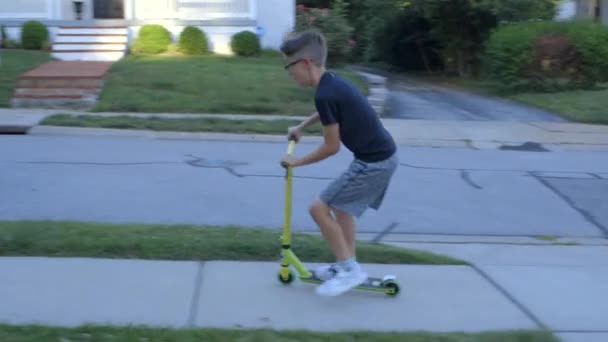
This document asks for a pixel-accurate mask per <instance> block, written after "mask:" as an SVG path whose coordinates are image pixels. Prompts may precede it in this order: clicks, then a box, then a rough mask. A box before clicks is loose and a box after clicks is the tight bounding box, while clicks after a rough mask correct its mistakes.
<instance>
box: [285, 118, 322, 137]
mask: <svg viewBox="0 0 608 342" xmlns="http://www.w3.org/2000/svg"><path fill="white" fill-rule="evenodd" d="M319 120H320V117H319V113H318V112H315V113H313V114H312V115H311V116H310V117H309V118H308V119H306V120H304V121H302V122H301V123H300V124H299V125H297V126H295V127H290V128H289V133H288V134H287V135H288V136H287V138H288V139H289V140H292V139H295V140H296V141H299V140H300V138H302V135H304V130H305V129H306V128H308V127H310V126H312V125H314V124H315V123H317V122H319Z"/></svg>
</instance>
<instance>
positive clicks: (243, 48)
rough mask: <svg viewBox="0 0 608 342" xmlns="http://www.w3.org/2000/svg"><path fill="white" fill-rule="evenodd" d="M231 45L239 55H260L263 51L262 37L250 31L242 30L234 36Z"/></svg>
mask: <svg viewBox="0 0 608 342" xmlns="http://www.w3.org/2000/svg"><path fill="white" fill-rule="evenodd" d="M230 47H231V48H232V51H233V52H234V53H235V54H237V55H239V56H259V55H260V53H261V52H262V46H261V44H260V38H258V36H257V35H256V34H255V33H253V32H250V31H241V32H239V33H237V34H235V35H234V36H232V40H231V41H230Z"/></svg>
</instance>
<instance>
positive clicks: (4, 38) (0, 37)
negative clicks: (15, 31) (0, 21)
mask: <svg viewBox="0 0 608 342" xmlns="http://www.w3.org/2000/svg"><path fill="white" fill-rule="evenodd" d="M7 45H8V35H7V34H6V27H4V25H1V26H0V48H3V49H4V48H6V46H7Z"/></svg>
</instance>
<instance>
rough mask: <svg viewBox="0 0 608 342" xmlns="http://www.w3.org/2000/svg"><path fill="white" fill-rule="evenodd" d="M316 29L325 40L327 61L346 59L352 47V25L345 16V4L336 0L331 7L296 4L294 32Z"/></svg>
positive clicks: (334, 62)
mask: <svg viewBox="0 0 608 342" xmlns="http://www.w3.org/2000/svg"><path fill="white" fill-rule="evenodd" d="M311 29H313V30H318V31H320V32H322V33H323V35H324V36H325V38H326V40H327V50H328V51H327V52H328V53H327V63H328V64H329V65H335V64H340V63H343V62H346V61H348V59H349V57H350V53H351V51H352V49H353V47H354V41H353V40H352V39H351V33H352V32H353V28H352V26H350V24H349V23H348V19H347V18H346V5H345V4H344V1H342V0H336V1H334V3H333V7H332V8H331V9H320V8H307V7H304V6H298V13H297V16H296V32H302V31H306V30H311Z"/></svg>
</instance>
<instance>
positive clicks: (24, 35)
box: [21, 20, 49, 50]
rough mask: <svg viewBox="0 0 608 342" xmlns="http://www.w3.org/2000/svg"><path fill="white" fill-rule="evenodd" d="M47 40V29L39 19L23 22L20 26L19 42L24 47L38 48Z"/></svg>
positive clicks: (46, 42)
mask: <svg viewBox="0 0 608 342" xmlns="http://www.w3.org/2000/svg"><path fill="white" fill-rule="evenodd" d="M48 40H49V30H48V29H47V27H46V26H45V25H44V24H42V23H41V22H39V21H35V20H31V21H28V22H25V23H24V24H23V26H22V27H21V44H22V46H23V48H24V49H28V50H40V49H42V48H43V47H44V46H45V45H46V44H48Z"/></svg>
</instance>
